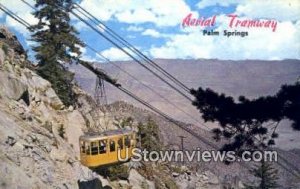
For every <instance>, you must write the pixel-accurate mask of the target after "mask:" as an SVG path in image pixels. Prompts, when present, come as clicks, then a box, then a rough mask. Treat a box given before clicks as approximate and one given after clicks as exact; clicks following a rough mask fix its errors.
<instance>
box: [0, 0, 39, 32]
mask: <svg viewBox="0 0 300 189" xmlns="http://www.w3.org/2000/svg"><path fill="white" fill-rule="evenodd" d="M1 3H2V4H3V5H4V6H5V7H7V8H8V9H9V10H11V11H12V12H14V13H15V14H17V15H18V16H19V17H21V18H22V19H24V20H25V21H26V22H28V23H29V24H30V25H33V24H36V23H37V22H38V20H37V19H36V18H35V17H34V16H33V15H32V14H31V12H33V10H32V9H31V8H30V7H29V6H27V5H26V4H24V3H23V2H22V1H11V0H4V1H3V2H1ZM28 3H30V4H31V5H33V4H34V1H33V0H28ZM0 16H1V17H4V16H5V25H7V26H8V27H12V28H14V29H16V30H17V31H19V32H20V33H21V34H22V35H23V36H25V37H27V36H28V35H29V31H28V30H27V29H26V28H25V27H24V26H23V25H22V24H20V23H18V22H17V21H16V20H14V19H13V18H11V17H9V16H7V15H5V14H2V15H0Z"/></svg>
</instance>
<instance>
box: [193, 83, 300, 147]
mask: <svg viewBox="0 0 300 189" xmlns="http://www.w3.org/2000/svg"><path fill="white" fill-rule="evenodd" d="M191 93H192V94H193V95H194V96H195V100H194V102H193V105H194V106H196V107H197V108H198V109H199V111H200V112H201V113H202V118H203V119H204V120H205V121H211V122H218V123H219V124H220V128H217V129H214V130H213V132H214V138H215V139H217V140H219V139H220V138H221V137H225V138H228V139H233V140H230V143H228V144H225V145H224V146H223V148H222V149H223V150H225V151H229V150H235V151H240V152H241V151H242V150H249V149H250V150H251V149H252V150H253V149H261V147H266V146H267V145H274V144H275V142H274V138H276V137H278V134H277V133H276V128H277V126H275V127H267V126H266V124H264V123H268V122H274V123H277V125H278V123H279V121H281V120H282V119H290V120H291V121H292V127H293V128H294V129H295V130H300V100H299V99H300V83H299V82H297V83H295V84H294V85H284V86H282V87H281V89H280V90H279V91H278V92H277V94H275V95H273V96H263V97H259V98H257V99H253V100H250V99H247V98H246V97H243V96H241V97H239V99H238V101H236V100H234V98H233V97H230V96H226V95H225V94H218V93H216V92H215V91H213V90H211V89H206V90H204V89H202V88H201V87H200V88H199V89H198V90H191ZM270 132H271V133H272V134H271V135H270ZM255 138H258V139H261V140H255Z"/></svg>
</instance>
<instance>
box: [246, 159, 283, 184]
mask: <svg viewBox="0 0 300 189" xmlns="http://www.w3.org/2000/svg"><path fill="white" fill-rule="evenodd" d="M250 172H251V173H252V174H253V175H254V176H255V177H256V178H257V179H258V180H259V182H258V183H257V184H253V185H247V184H246V185H245V189H274V188H278V187H279V185H278V184H277V180H278V170H277V169H275V168H274V167H273V166H272V164H271V163H270V162H265V161H261V163H260V165H258V166H256V167H255V168H254V169H252V170H251V171H250Z"/></svg>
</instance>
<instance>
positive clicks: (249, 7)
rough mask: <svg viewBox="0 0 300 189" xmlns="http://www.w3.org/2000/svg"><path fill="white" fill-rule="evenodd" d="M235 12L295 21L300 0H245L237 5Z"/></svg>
mask: <svg viewBox="0 0 300 189" xmlns="http://www.w3.org/2000/svg"><path fill="white" fill-rule="evenodd" d="M236 13H237V15H241V16H246V17H249V18H272V19H276V20H279V21H296V20H299V19H300V1H299V0H277V1H273V0H264V1H247V2H244V3H241V4H239V5H238V6H237V8H236Z"/></svg>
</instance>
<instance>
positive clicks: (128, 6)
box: [80, 0, 197, 27]
mask: <svg viewBox="0 0 300 189" xmlns="http://www.w3.org/2000/svg"><path fill="white" fill-rule="evenodd" d="M80 5H81V6H82V7H84V8H85V9H87V10H89V11H90V12H91V13H92V14H93V15H95V16H96V17H97V18H98V19H100V20H103V21H108V20H111V19H117V20H118V21H120V22H124V23H130V24H133V23H134V24H141V23H147V22H148V23H154V24H155V25H156V26H160V27H164V26H176V25H178V24H180V22H181V21H182V18H183V17H184V16H186V15H187V14H188V13H190V12H192V10H191V9H190V7H189V6H188V5H187V4H186V3H185V1H183V0H176V1H173V0H164V1H161V0H148V1H133V0H105V1H103V0H83V1H82V2H81V3H80ZM194 14H197V13H196V12H194Z"/></svg>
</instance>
